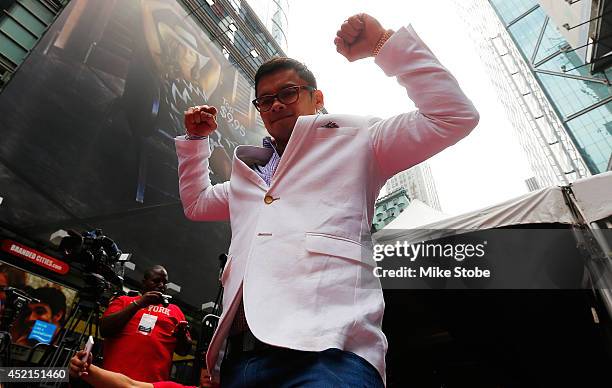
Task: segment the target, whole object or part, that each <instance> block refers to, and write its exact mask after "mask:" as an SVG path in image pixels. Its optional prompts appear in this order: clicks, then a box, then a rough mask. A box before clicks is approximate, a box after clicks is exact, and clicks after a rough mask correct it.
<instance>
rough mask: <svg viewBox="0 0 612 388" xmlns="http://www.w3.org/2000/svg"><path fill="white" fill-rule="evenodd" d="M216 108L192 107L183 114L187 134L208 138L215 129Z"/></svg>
mask: <svg viewBox="0 0 612 388" xmlns="http://www.w3.org/2000/svg"><path fill="white" fill-rule="evenodd" d="M216 115H217V108H215V107H214V106H208V105H201V106H194V107H191V108H189V109H187V111H186V112H185V129H187V134H189V135H194V136H208V135H210V134H211V133H213V132H214V131H215V129H217V120H216V117H215V116H216Z"/></svg>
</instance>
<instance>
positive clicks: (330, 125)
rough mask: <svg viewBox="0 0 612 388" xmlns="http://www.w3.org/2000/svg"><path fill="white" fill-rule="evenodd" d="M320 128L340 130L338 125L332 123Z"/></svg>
mask: <svg viewBox="0 0 612 388" xmlns="http://www.w3.org/2000/svg"><path fill="white" fill-rule="evenodd" d="M321 128H340V127H339V126H338V124H336V123H334V122H333V121H330V122H329V123H327V124H325V125H323V126H321Z"/></svg>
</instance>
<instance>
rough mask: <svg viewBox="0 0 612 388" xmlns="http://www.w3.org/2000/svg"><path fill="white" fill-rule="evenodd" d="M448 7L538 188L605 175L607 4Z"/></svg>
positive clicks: (522, 0)
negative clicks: (472, 48) (511, 128)
mask: <svg viewBox="0 0 612 388" xmlns="http://www.w3.org/2000/svg"><path fill="white" fill-rule="evenodd" d="M454 3H455V6H456V8H457V9H458V11H459V13H460V14H461V15H462V16H463V20H464V21H465V23H466V26H468V32H469V33H470V35H471V37H472V41H473V42H474V44H475V45H476V47H477V49H478V52H479V53H480V55H481V58H482V59H483V62H484V64H485V65H486V67H487V70H488V72H489V76H490V77H491V79H492V82H493V85H494V86H495V88H496V89H497V91H498V94H499V96H500V99H501V101H502V103H503V105H504V107H505V109H506V113H507V115H508V117H509V118H510V121H511V122H512V124H513V126H514V128H515V130H516V132H517V134H518V138H519V141H520V143H521V145H522V146H523V149H524V150H525V152H526V154H527V157H528V160H529V163H530V166H531V168H532V170H533V173H534V176H535V179H536V181H537V183H538V185H539V186H540V187H545V186H549V185H555V184H567V183H569V182H572V181H573V180H575V179H578V178H581V177H584V176H589V175H591V174H597V173H601V172H603V171H606V170H608V169H609V167H608V166H609V164H610V159H611V156H612V129H611V126H612V111H611V109H612V105H611V104H612V94H611V92H610V81H609V76H610V68H609V63H608V62H609V60H608V59H607V58H606V55H605V54H606V53H608V52H609V50H608V51H604V48H603V47H604V46H605V44H606V43H607V39H609V37H607V36H604V34H605V28H604V27H605V26H606V25H607V24H609V23H608V22H609V20H608V19H609V18H610V15H607V13H606V12H605V11H604V7H605V3H606V2H605V1H591V0H585V1H573V2H572V1H570V2H562V1H558V2H556V1H548V0H541V1H536V0H509V1H501V0H490V1H485V0H474V1H472V2H459V1H455V2H454ZM474 15H477V16H476V17H475V16H474ZM602 26H603V27H602ZM608 46H609V45H608Z"/></svg>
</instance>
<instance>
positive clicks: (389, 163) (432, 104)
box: [369, 26, 479, 180]
mask: <svg viewBox="0 0 612 388" xmlns="http://www.w3.org/2000/svg"><path fill="white" fill-rule="evenodd" d="M375 62H376V63H377V64H378V65H379V66H380V67H381V68H382V69H383V71H384V72H385V74H386V75H387V76H395V77H397V80H398V82H399V84H400V85H402V86H403V87H404V88H406V91H407V92H408V97H410V99H411V100H412V101H413V102H414V104H415V105H416V107H417V110H415V111H413V112H409V113H404V114H400V115H397V116H393V117H390V118H388V119H384V120H380V119H371V120H370V122H369V126H370V138H371V142H372V143H371V144H372V149H373V152H374V158H375V161H376V163H377V164H378V167H379V170H380V172H381V174H382V178H383V179H385V180H386V179H388V178H390V177H391V176H393V175H395V174H397V173H398V172H400V171H403V170H406V169H408V168H410V167H412V166H414V165H416V164H418V163H420V162H422V161H424V160H425V159H427V158H429V157H431V156H433V155H435V154H437V153H438V152H440V151H442V150H443V149H445V148H446V147H449V146H451V145H453V144H455V143H456V142H458V141H459V140H460V139H462V138H463V137H464V136H466V135H467V134H468V133H470V131H471V130H472V129H474V128H475V127H476V125H477V124H478V120H479V115H478V112H477V111H476V108H475V107H474V105H473V104H472V102H471V101H470V100H469V99H468V98H467V97H466V96H465V94H463V92H462V91H461V88H460V87H459V84H458V83H457V80H455V78H454V77H453V76H452V75H451V74H450V73H449V72H448V70H447V69H446V68H444V66H442V65H441V64H440V62H439V61H438V59H437V58H436V57H435V56H434V54H433V53H432V52H431V50H430V49H429V48H428V47H427V46H426V45H425V43H423V41H422V40H421V39H420V38H419V36H418V35H417V34H416V32H415V31H414V29H413V28H412V27H411V26H407V27H402V28H401V29H400V30H398V31H397V32H396V33H394V34H393V35H392V36H391V38H389V40H388V41H387V42H386V43H385V45H384V46H383V48H382V50H381V51H380V52H379V54H378V55H377V56H376V59H375Z"/></svg>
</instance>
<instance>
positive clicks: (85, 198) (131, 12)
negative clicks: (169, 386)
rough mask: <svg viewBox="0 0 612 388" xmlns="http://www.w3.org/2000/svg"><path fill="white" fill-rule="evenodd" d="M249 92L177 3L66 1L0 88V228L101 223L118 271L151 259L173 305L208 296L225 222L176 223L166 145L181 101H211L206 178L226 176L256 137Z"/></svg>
mask: <svg viewBox="0 0 612 388" xmlns="http://www.w3.org/2000/svg"><path fill="white" fill-rule="evenodd" d="M218 11H219V12H223V11H222V10H218ZM221 16H223V15H221ZM253 94H254V91H253V88H252V87H251V86H250V84H249V82H248V81H247V80H246V79H245V78H244V77H243V76H242V75H241V73H240V72H238V71H237V69H236V68H235V67H234V66H233V65H232V64H231V63H230V62H229V61H228V59H227V58H226V55H224V53H223V52H222V51H221V50H220V49H219V48H218V47H217V46H216V45H215V43H214V41H211V39H210V37H209V36H208V35H207V34H206V33H205V32H204V31H203V30H202V29H201V28H200V27H199V26H198V24H197V23H196V22H195V21H194V19H193V18H192V16H191V15H189V14H188V12H187V11H185V9H183V8H182V6H181V5H180V3H179V2H177V1H173V0H144V1H118V0H73V1H71V2H70V3H69V5H68V6H67V7H66V9H65V10H64V11H63V12H62V14H61V15H60V16H59V18H58V19H57V21H56V22H55V23H54V24H53V25H52V26H51V27H50V29H49V31H48V32H47V33H46V34H45V36H44V37H43V38H42V40H41V41H40V42H39V44H38V45H37V47H36V48H35V49H34V50H33V52H32V53H31V54H30V56H29V57H28V59H27V60H26V62H24V64H23V65H22V67H21V68H20V70H19V71H18V72H17V73H16V74H15V75H14V77H13V79H12V80H11V82H10V83H9V84H8V85H7V86H6V88H5V89H4V91H3V92H2V93H1V94H0V137H1V138H2V142H0V196H2V197H4V203H3V204H2V206H0V226H2V227H5V228H7V229H10V230H12V231H17V232H18V233H21V234H23V235H26V236H28V237H30V238H35V239H38V240H45V241H46V240H48V238H49V236H50V235H51V233H53V232H54V231H56V230H57V229H68V228H71V229H77V230H80V231H84V230H90V229H94V228H101V229H102V230H103V231H104V234H106V235H107V236H109V237H111V238H112V239H114V240H115V241H116V242H117V244H118V245H119V247H120V248H121V249H122V250H123V251H125V252H130V253H132V254H133V257H132V261H134V262H135V263H136V266H137V267H136V271H137V273H132V274H128V276H131V277H135V278H136V279H139V278H140V277H141V275H142V271H143V270H144V269H146V268H147V267H149V266H151V265H154V264H161V265H164V266H166V268H167V269H168V273H169V278H170V281H172V282H174V283H177V284H179V285H181V286H182V292H181V295H179V298H180V299H183V300H185V301H187V302H189V303H191V304H193V305H199V304H200V303H202V302H207V301H209V300H211V299H213V298H214V296H215V294H216V284H217V274H218V261H217V257H218V255H219V254H220V253H222V252H225V251H226V250H227V247H228V244H229V238H230V230H229V225H228V224H227V223H192V222H189V221H187V220H186V219H185V217H184V215H183V211H182V207H181V204H180V199H179V195H178V177H177V160H176V154H175V150H174V140H173V138H174V137H175V136H177V135H181V134H183V133H184V128H183V123H182V122H183V111H184V110H186V109H187V108H188V107H189V106H194V105H202V104H209V105H214V106H216V107H217V108H218V109H219V115H218V122H219V129H218V130H217V131H216V133H215V134H214V135H213V136H212V137H211V147H212V150H213V153H212V157H211V160H210V164H211V170H212V171H211V172H212V173H211V179H212V180H213V182H214V183H218V182H222V181H225V180H227V179H228V178H229V174H230V171H231V158H232V155H233V151H234V148H235V147H236V146H237V145H239V144H259V143H260V142H261V138H262V137H263V136H264V135H265V129H264V128H263V125H262V123H261V120H260V119H259V116H258V113H257V112H256V110H255V109H254V107H252V104H250V100H251V99H252V98H254V97H253Z"/></svg>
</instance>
